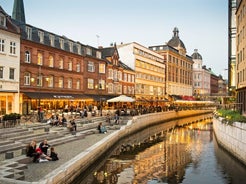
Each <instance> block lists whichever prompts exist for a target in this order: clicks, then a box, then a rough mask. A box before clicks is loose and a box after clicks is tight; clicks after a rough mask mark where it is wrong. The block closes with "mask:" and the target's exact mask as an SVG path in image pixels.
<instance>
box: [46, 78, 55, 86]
mask: <svg viewBox="0 0 246 184" xmlns="http://www.w3.org/2000/svg"><path fill="white" fill-rule="evenodd" d="M47 79H48V80H47V82H48V87H50V88H53V87H54V77H53V76H49V77H48V78H47Z"/></svg>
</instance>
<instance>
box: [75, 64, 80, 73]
mask: <svg viewBox="0 0 246 184" xmlns="http://www.w3.org/2000/svg"><path fill="white" fill-rule="evenodd" d="M76 72H80V64H79V63H77V64H76Z"/></svg>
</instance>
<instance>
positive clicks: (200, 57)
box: [191, 49, 202, 60]
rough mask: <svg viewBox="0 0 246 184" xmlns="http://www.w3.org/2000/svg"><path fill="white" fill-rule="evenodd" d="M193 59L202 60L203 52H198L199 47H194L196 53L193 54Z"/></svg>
mask: <svg viewBox="0 0 246 184" xmlns="http://www.w3.org/2000/svg"><path fill="white" fill-rule="evenodd" d="M191 57H192V59H200V60H202V56H201V54H199V53H198V50H197V49H194V53H193V54H192V55H191Z"/></svg>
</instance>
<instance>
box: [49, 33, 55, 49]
mask: <svg viewBox="0 0 246 184" xmlns="http://www.w3.org/2000/svg"><path fill="white" fill-rule="evenodd" d="M49 37H50V46H52V47H54V46H55V36H54V35H52V34H50V36H49Z"/></svg>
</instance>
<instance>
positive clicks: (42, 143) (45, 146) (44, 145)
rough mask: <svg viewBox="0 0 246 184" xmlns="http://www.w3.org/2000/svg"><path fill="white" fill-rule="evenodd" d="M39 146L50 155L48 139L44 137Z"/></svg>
mask: <svg viewBox="0 0 246 184" xmlns="http://www.w3.org/2000/svg"><path fill="white" fill-rule="evenodd" d="M39 148H40V149H41V151H42V152H43V153H44V154H45V155H48V154H47V153H48V149H49V148H50V145H49V144H48V141H47V139H44V140H43V141H42V142H41V143H40V144H39Z"/></svg>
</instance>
